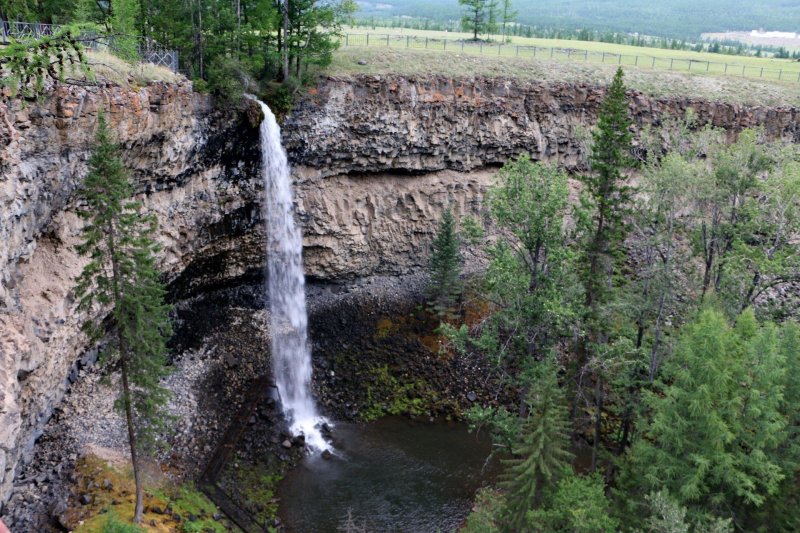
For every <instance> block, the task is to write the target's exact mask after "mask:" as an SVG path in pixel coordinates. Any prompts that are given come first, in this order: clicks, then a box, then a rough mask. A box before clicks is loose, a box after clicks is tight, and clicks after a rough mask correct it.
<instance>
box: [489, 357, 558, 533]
mask: <svg viewBox="0 0 800 533" xmlns="http://www.w3.org/2000/svg"><path fill="white" fill-rule="evenodd" d="M538 371H539V374H538V375H537V376H536V379H534V380H533V383H532V386H531V390H530V393H529V396H528V401H529V414H528V417H527V419H526V420H525V422H524V424H523V427H522V432H521V436H520V442H519V443H518V444H517V446H516V447H515V448H514V450H513V451H514V458H513V459H510V460H508V461H507V465H508V468H507V469H506V472H504V478H503V481H502V486H503V487H504V488H505V489H506V490H507V491H508V493H507V495H506V503H505V510H504V518H503V529H504V531H515V532H516V531H524V530H525V527H526V522H527V513H528V511H529V510H531V509H535V508H536V507H539V506H540V505H541V503H542V502H543V501H544V497H545V495H546V491H548V490H550V489H552V488H553V487H554V486H555V485H556V483H557V482H558V480H559V479H560V478H561V476H562V475H563V473H564V472H565V471H566V469H568V468H569V464H570V460H571V457H572V454H571V453H570V452H569V432H570V427H569V418H568V416H567V409H566V407H565V403H564V397H563V394H562V392H561V389H560V388H559V386H558V382H557V380H556V367H555V364H554V363H552V362H544V363H540V364H539V365H538Z"/></svg>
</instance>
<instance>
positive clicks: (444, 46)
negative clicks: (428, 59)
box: [442, 39, 447, 50]
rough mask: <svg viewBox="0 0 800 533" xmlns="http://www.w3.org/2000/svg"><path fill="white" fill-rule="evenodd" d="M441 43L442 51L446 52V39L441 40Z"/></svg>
mask: <svg viewBox="0 0 800 533" xmlns="http://www.w3.org/2000/svg"><path fill="white" fill-rule="evenodd" d="M442 42H443V43H444V45H443V46H442V50H447V39H443V40H442Z"/></svg>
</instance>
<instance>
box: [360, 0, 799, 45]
mask: <svg viewBox="0 0 800 533" xmlns="http://www.w3.org/2000/svg"><path fill="white" fill-rule="evenodd" d="M359 6H360V8H361V9H360V11H359V16H364V17H370V16H375V17H379V18H387V17H395V16H413V17H427V18H431V19H434V20H437V21H442V20H458V19H460V18H461V15H462V9H461V8H460V6H459V4H458V0H441V1H438V2H425V1H421V0H385V1H380V2H376V1H372V0H370V1H364V2H359ZM387 6H391V8H387ZM514 6H515V8H516V9H517V10H518V11H519V19H518V20H519V22H520V23H521V24H527V25H531V26H536V27H549V28H563V29H575V28H586V29H590V30H600V31H607V30H611V31H618V32H625V33H642V34H645V35H653V36H657V37H670V38H679V39H694V38H697V37H699V36H700V34H701V33H703V32H714V31H735V30H748V31H749V30H753V29H758V28H764V29H767V30H776V31H791V32H796V31H799V30H800V27H798V21H800V6H798V5H797V4H792V3H787V2H783V1H781V0H759V1H756V2H751V1H747V0H731V1H725V0H710V1H708V2H691V1H687V0H667V1H665V2H652V1H650V0H630V1H627V2H626V1H621V0H611V1H608V0H589V1H578V0H555V1H552V2H537V1H534V0H516V1H515V2H514Z"/></svg>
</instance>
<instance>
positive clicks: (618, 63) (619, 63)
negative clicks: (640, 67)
mask: <svg viewBox="0 0 800 533" xmlns="http://www.w3.org/2000/svg"><path fill="white" fill-rule="evenodd" d="M621 64H622V54H620V55H619V59H618V60H617V65H621Z"/></svg>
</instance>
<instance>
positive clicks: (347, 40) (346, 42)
mask: <svg viewBox="0 0 800 533" xmlns="http://www.w3.org/2000/svg"><path fill="white" fill-rule="evenodd" d="M344 45H345V46H350V34H349V33H345V34H344Z"/></svg>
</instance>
